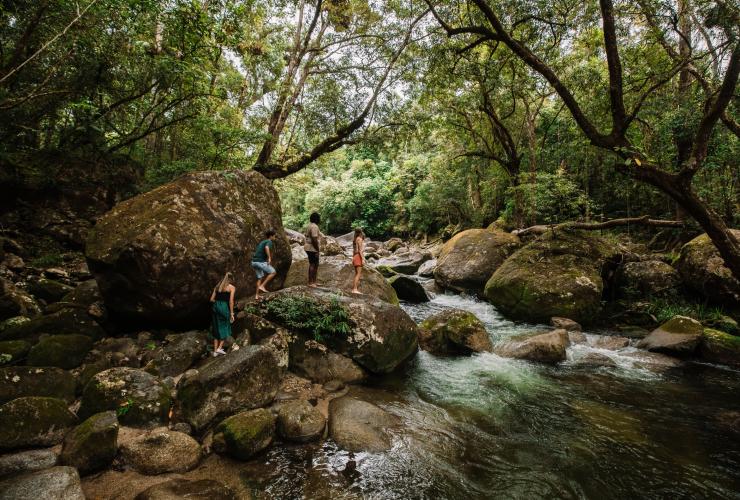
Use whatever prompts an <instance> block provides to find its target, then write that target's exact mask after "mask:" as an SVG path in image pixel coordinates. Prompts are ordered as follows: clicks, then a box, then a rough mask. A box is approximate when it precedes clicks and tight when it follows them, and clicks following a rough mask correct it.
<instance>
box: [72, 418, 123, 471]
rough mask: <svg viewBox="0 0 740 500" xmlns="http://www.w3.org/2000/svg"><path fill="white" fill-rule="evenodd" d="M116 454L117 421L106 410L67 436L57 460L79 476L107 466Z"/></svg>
mask: <svg viewBox="0 0 740 500" xmlns="http://www.w3.org/2000/svg"><path fill="white" fill-rule="evenodd" d="M117 452H118V419H117V418H116V413H115V412H114V411H106V412H103V413H97V414H95V415H93V416H92V417H90V418H88V419H87V420H85V421H84V422H82V423H81V424H80V425H78V426H77V427H75V428H74V429H72V430H71V431H70V432H68V433H67V435H66V436H65V437H64V444H63V446H62V453H61V455H60V457H59V459H60V461H61V463H62V464H63V465H70V466H72V467H75V468H76V469H77V470H79V471H80V474H89V473H91V472H95V471H98V470H100V469H103V468H105V467H107V466H108V465H110V463H111V462H112V461H113V459H114V458H115V457H116V453H117Z"/></svg>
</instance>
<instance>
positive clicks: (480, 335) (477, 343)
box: [419, 309, 493, 354]
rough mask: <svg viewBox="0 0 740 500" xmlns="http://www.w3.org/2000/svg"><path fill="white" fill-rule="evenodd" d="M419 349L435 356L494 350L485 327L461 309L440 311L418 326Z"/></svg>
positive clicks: (471, 314)
mask: <svg viewBox="0 0 740 500" xmlns="http://www.w3.org/2000/svg"><path fill="white" fill-rule="evenodd" d="M419 346H420V347H421V348H422V349H424V350H425V351H429V352H432V353H434V354H461V353H462V354H470V353H473V352H490V351H492V350H493V345H492V344H491V339H490V337H489V336H488V332H487V331H486V327H485V326H484V325H483V323H481V321H480V320H479V319H478V318H476V317H475V315H474V314H473V313H471V312H468V311H463V310H460V309H446V310H444V311H441V312H438V313H436V314H434V315H432V316H430V317H428V318H427V319H425V320H424V321H423V322H422V323H421V325H419Z"/></svg>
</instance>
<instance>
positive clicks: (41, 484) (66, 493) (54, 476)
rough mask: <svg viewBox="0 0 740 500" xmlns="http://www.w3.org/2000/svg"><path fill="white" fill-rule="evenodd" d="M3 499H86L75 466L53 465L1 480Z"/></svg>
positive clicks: (0, 493)
mask: <svg viewBox="0 0 740 500" xmlns="http://www.w3.org/2000/svg"><path fill="white" fill-rule="evenodd" d="M0 499H3V500H6V499H7V500H41V499H43V500H85V493H84V492H83V491H82V485H81V484H80V475H79V474H78V473H77V470H76V469H75V468H74V467H62V466H59V467H51V468H49V469H44V470H40V471H36V472H31V473H29V474H23V475H21V476H17V477H12V478H10V479H6V480H5V481H2V482H0Z"/></svg>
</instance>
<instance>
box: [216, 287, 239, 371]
mask: <svg viewBox="0 0 740 500" xmlns="http://www.w3.org/2000/svg"><path fill="white" fill-rule="evenodd" d="M233 281H234V278H233V275H232V274H231V272H227V273H226V274H225V275H224V277H223V278H221V281H219V282H218V285H216V287H215V288H214V289H213V293H211V302H212V303H213V314H212V325H211V333H212V334H213V357H214V358H215V357H216V356H223V355H224V354H226V351H224V341H225V340H226V338H227V337H229V336H231V323H233V322H234V294H235V293H236V287H234V284H233Z"/></svg>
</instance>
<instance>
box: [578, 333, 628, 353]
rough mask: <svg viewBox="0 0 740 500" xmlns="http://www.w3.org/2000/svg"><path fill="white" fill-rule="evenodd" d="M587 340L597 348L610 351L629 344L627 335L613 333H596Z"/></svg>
mask: <svg viewBox="0 0 740 500" xmlns="http://www.w3.org/2000/svg"><path fill="white" fill-rule="evenodd" d="M588 340H589V344H591V346H592V347H596V348H598V349H610V350H612V351H616V350H618V349H623V348H625V347H627V346H629V345H630V339H628V338H627V337H617V336H614V335H598V336H593V337H591V338H589V339H588Z"/></svg>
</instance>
